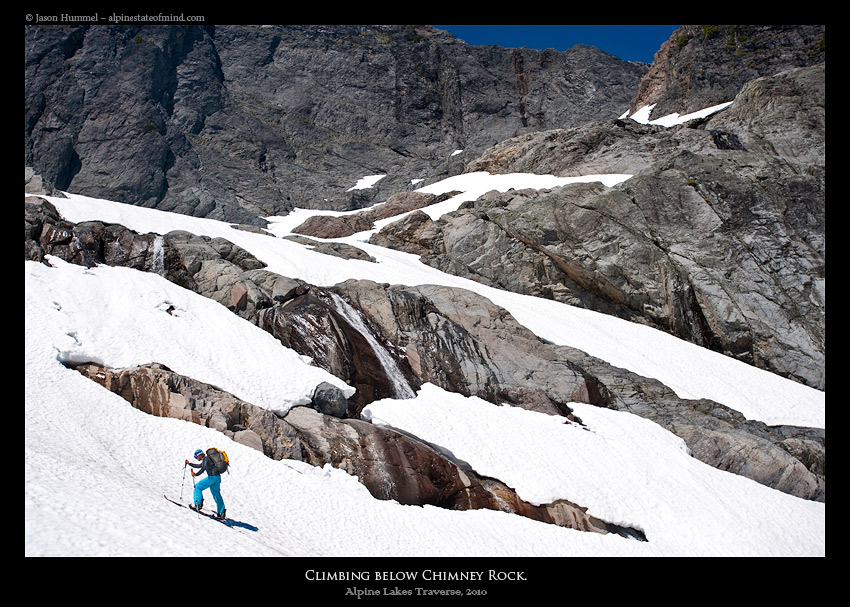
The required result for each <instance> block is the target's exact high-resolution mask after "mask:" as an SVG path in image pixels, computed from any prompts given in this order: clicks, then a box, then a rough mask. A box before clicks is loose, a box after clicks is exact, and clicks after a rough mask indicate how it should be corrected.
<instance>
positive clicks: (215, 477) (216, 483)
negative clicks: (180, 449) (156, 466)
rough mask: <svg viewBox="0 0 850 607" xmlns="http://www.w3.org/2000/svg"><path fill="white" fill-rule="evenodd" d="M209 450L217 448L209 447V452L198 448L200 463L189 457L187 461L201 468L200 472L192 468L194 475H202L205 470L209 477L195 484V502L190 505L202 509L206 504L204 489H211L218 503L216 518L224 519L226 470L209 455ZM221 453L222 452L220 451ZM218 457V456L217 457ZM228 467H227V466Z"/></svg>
mask: <svg viewBox="0 0 850 607" xmlns="http://www.w3.org/2000/svg"><path fill="white" fill-rule="evenodd" d="M209 451H217V452H218V450H217V449H207V453H205V452H204V451H202V450H201V449H198V450H197V451H195V459H196V460H198V461H199V462H200V463H198V464H196V463H193V462H190V461H189V460H188V459H187V460H186V463H187V464H188V465H190V466H192V467H193V468H199V470H198V472H195V471H194V470H192V476H200V475H201V474H203V473H204V472H206V473H207V477H206V478H205V479H203V480H201V481H199V482H198V483H197V484H195V496H194V497H195V503H194V504H192V505H190V506H189V508H191V509H192V510H200V509H201V507H202V506H203V505H204V495H203V493H204V490H205V489H209V490H210V493H212V496H213V499H214V500H215V505H216V514H215V516H216V518H220V519H224V518H225V509H224V500H223V499H222V498H221V474H222V472H224V470H221V468H220V466H218V465H217V463H216V462H215V461H214V458H213V457H210V456H208V452H209ZM219 453H220V452H219ZM216 459H218V458H216ZM225 469H226V467H225Z"/></svg>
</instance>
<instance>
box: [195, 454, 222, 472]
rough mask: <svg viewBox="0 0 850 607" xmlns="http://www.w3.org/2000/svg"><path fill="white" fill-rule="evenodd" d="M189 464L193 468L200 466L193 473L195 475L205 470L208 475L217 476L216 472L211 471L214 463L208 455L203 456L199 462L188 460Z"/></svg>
mask: <svg viewBox="0 0 850 607" xmlns="http://www.w3.org/2000/svg"><path fill="white" fill-rule="evenodd" d="M189 465H190V466H192V467H193V468H200V470H198V472H196V473H195V476H198V475H200V474H201V473H202V472H206V473H207V474H208V475H209V476H219V475H218V474H213V472H212V471H213V469H214V468H215V464H214V463H213V461H212V460H211V459H210V457H209V456H208V455H205V456H204V459H203V461H202V462H201V463H200V464H193V463H192V462H189Z"/></svg>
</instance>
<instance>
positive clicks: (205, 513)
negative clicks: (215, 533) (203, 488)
mask: <svg viewBox="0 0 850 607" xmlns="http://www.w3.org/2000/svg"><path fill="white" fill-rule="evenodd" d="M162 497H164V498H165V499H167V500H168V501H169V502H171V503H172V504H174V505H175V506H180V507H181V508H186V510H191V511H192V512H197V513H198V514H200V515H201V516H205V517H207V518H211V519H212V520H214V521H218V522H219V523H221V524H222V525H224V526H226V527H230V521H229V520H227V519H226V518H223V519H222V518H218V517H217V516H216V515H215V513H213V512H210V511H208V510H195V509H194V508H190V507H189V506H188V505H187V504H184V503H182V502H178V501H177V500H175V499H172V498H170V497H168V496H167V495H163V496H162Z"/></svg>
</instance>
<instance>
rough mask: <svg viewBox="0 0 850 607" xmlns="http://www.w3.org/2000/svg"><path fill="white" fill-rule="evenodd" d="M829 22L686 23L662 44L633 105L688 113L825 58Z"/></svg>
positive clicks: (661, 112)
mask: <svg viewBox="0 0 850 607" xmlns="http://www.w3.org/2000/svg"><path fill="white" fill-rule="evenodd" d="M825 31H826V27H825V26H823V25H683V26H682V27H680V28H679V29H678V30H677V31H675V32H674V33H673V35H672V36H671V37H670V39H669V40H668V41H667V42H665V43H664V44H663V45H661V48H660V49H659V50H658V52H657V53H656V54H655V60H654V61H653V63H652V67H651V68H650V70H649V72H648V73H647V74H646V75H645V76H644V77H643V79H642V80H641V83H640V86H639V89H638V93H637V95H636V96H635V99H634V101H633V102H632V111H635V110H638V109H640V108H641V107H644V106H649V105H655V107H654V108H653V110H652V113H651V117H652V118H656V117H661V116H665V115H667V114H671V113H673V112H678V113H679V114H687V113H690V112H693V111H696V110H701V109H703V108H706V107H710V106H713V105H717V104H718V103H724V102H726V101H730V100H731V99H734V98H735V96H736V95H737V94H738V93H739V92H740V91H741V89H742V88H743V86H744V85H745V84H746V83H747V82H749V81H751V80H754V79H756V78H759V77H762V76H773V75H774V74H778V73H780V72H783V71H785V70H788V69H792V68H798V67H808V66H812V65H817V64H819V63H823V61H824V59H825V57H826V39H825Z"/></svg>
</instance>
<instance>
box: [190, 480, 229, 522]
mask: <svg viewBox="0 0 850 607" xmlns="http://www.w3.org/2000/svg"><path fill="white" fill-rule="evenodd" d="M220 485H221V476H218V475H213V476H209V475H208V476H207V477H206V478H205V479H203V480H201V481H199V482H198V483H196V484H195V505H196V506H200V505H201V502H203V501H204V490H205V489H209V490H210V493H212V496H213V499H214V500H215V506H216V510H215V511H216V512H218V513H222V512H224V500H223V499H221V488H220Z"/></svg>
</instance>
